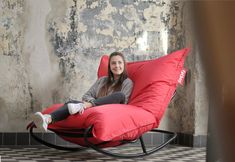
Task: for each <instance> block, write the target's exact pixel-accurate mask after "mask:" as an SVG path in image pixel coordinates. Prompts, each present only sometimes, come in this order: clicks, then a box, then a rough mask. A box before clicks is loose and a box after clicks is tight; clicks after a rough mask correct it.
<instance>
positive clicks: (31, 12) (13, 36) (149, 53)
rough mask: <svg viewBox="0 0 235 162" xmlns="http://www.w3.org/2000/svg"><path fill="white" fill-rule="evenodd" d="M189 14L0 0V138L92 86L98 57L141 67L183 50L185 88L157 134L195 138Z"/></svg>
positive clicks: (123, 5)
mask: <svg viewBox="0 0 235 162" xmlns="http://www.w3.org/2000/svg"><path fill="white" fill-rule="evenodd" d="M188 8H189V7H188V5H187V2H184V1H183V2H182V1H175V0H174V1H171V0H151V1H146V0H125V1H116V0H87V1H85V0H57V1H54V0H42V1H34V0H14V1H10V0H0V15H1V17H0V49H1V50H0V80H1V83H0V91H1V93H0V113H4V114H5V116H4V117H2V118H0V131H2V132H4V131H10V132H11V131H24V129H25V125H26V124H27V123H28V122H29V120H30V116H31V115H32V113H34V112H36V111H41V110H43V109H44V108H46V107H47V106H50V105H51V104H53V103H63V102H65V101H66V100H67V99H68V98H74V99H80V98H81V96H82V94H83V93H84V92H85V91H86V90H87V89H88V88H89V86H90V85H91V84H92V83H94V81H95V80H96V71H97V66H98V63H99V58H100V57H101V56H102V55H103V54H109V53H111V52H113V51H121V52H123V53H124V54H125V56H126V58H127V60H128V61H136V60H147V59H152V58H158V57H160V56H163V55H165V54H167V53H170V52H172V51H175V50H178V49H181V48H184V47H188V46H190V47H192V52H191V56H189V58H188V59H187V63H186V64H187V66H188V68H189V69H190V70H189V71H190V74H191V75H189V76H188V80H189V81H188V84H187V86H186V87H181V88H179V90H178V91H179V95H178V98H176V99H174V101H173V103H172V104H170V106H169V109H168V110H167V112H166V115H165V117H164V119H163V121H162V123H161V127H162V128H167V129H171V130H174V131H177V132H186V133H191V134H194V133H195V130H196V129H195V127H196V125H197V124H195V117H196V116H197V115H199V116H200V113H203V111H202V112H201V110H200V111H199V114H198V113H197V111H196V110H195V107H197V106H196V105H197V102H201V100H200V101H198V100H196V97H197V95H196V94H195V89H196V88H197V87H195V85H196V83H197V81H196V79H197V78H196V77H197V76H199V74H197V73H195V72H196V70H195V68H197V67H196V66H195V65H196V64H197V63H196V61H195V59H194V58H195V56H194V55H193V53H194V52H195V51H197V50H196V48H194V45H193V39H192V37H193V36H192V35H190V34H192V33H190V30H191V27H190V25H188V24H189V23H190V22H189V21H190V20H189V16H187V15H188V12H189V9H188ZM199 61H200V60H199ZM200 71H202V69H200ZM195 75H196V77H195ZM201 92H202V90H200V92H199V93H201ZM199 93H198V94H199ZM205 102H206V101H202V103H201V105H202V106H205V104H204V103H205ZM204 118H205V117H204ZM199 120H200V118H199ZM15 121H17V122H15ZM4 123H8V126H7V127H6V126H5V124H4ZM197 128H198V129H197V132H200V134H205V133H206V130H205V128H203V127H200V126H198V127H197Z"/></svg>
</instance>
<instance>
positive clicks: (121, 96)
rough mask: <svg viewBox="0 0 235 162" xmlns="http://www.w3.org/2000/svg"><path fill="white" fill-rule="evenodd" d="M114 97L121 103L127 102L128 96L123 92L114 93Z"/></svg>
mask: <svg viewBox="0 0 235 162" xmlns="http://www.w3.org/2000/svg"><path fill="white" fill-rule="evenodd" d="M113 95H115V97H116V98H117V99H118V100H119V101H120V102H125V99H126V96H125V94H124V93H123V92H114V93H113Z"/></svg>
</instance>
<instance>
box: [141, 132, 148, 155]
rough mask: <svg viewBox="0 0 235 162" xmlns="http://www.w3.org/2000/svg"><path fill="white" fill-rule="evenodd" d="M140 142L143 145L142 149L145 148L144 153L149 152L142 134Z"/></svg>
mask: <svg viewBox="0 0 235 162" xmlns="http://www.w3.org/2000/svg"><path fill="white" fill-rule="evenodd" d="M139 139H140V143H141V147H142V149H143V152H144V153H147V151H146V147H145V144H144V140H143V137H142V136H140V138H139Z"/></svg>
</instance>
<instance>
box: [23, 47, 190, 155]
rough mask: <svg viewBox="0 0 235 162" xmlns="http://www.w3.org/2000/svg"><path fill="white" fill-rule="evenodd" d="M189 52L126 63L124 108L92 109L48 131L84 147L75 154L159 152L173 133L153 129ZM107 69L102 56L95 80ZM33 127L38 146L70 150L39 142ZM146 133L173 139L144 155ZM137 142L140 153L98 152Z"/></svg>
mask: <svg viewBox="0 0 235 162" xmlns="http://www.w3.org/2000/svg"><path fill="white" fill-rule="evenodd" d="M188 52H189V49H187V48H185V49H182V50H179V51H176V52H173V53H171V54H168V55H166V56H163V57H160V58H158V59H153V60H147V61H138V62H128V63H127V71H128V75H129V77H130V79H131V80H132V81H133V82H134V87H133V91H132V94H131V96H130V99H129V103H128V104H127V105H124V104H109V105H102V106H96V107H92V108H89V109H87V110H86V111H85V112H84V113H83V114H82V115H80V114H75V115H71V116H69V117H68V118H67V119H65V120H63V121H59V122H56V123H54V124H50V125H49V126H48V129H49V130H51V131H53V132H55V133H56V134H57V135H59V136H60V137H62V138H63V139H65V140H66V141H69V142H72V143H75V144H78V145H80V146H83V147H81V148H78V149H77V150H80V149H81V150H82V149H83V148H90V147H91V148H93V149H95V150H97V151H99V152H102V153H104V154H107V155H111V156H116V157H140V156H145V155H149V154H151V153H153V152H155V151H157V150H159V149H160V148H162V147H163V146H165V145H166V144H168V143H169V142H171V141H172V140H173V139H174V138H175V137H176V134H175V133H172V132H169V131H163V130H156V128H158V126H159V124H160V121H161V119H162V116H163V115H164V112H165V110H166V108H167V106H168V104H169V102H170V100H171V98H172V96H173V94H174V92H175V91H176V88H177V85H178V84H179V82H181V81H182V79H183V77H184V76H183V75H184V74H185V71H184V68H183V66H184V61H185V58H186V56H187V54H188ZM107 67H108V56H106V55H104V56H102V58H101V61H100V65H99V69H98V77H101V76H105V75H107V70H108V68H107ZM62 105H63V104H55V105H52V106H51V107H48V108H46V109H45V110H44V111H43V113H46V114H47V113H50V112H52V111H54V110H56V109H58V108H59V107H60V106H62ZM34 127H35V125H34V124H33V123H31V125H29V126H28V128H30V132H31V135H32V136H33V137H35V138H36V140H38V141H39V142H41V143H43V144H45V145H47V146H50V147H55V148H58V149H68V150H71V149H70V148H64V147H60V146H55V145H52V144H49V143H47V142H46V141H42V140H41V139H38V138H37V137H36V136H35V135H34V134H33V133H32V132H33V131H32V130H33V128H34ZM148 131H159V132H162V133H168V134H170V135H172V137H171V138H170V139H169V140H168V141H166V142H165V143H163V144H162V145H161V146H160V147H159V146H158V147H156V148H154V149H151V150H150V151H146V148H145V146H144V141H143V140H142V135H143V134H144V133H146V132H148ZM136 139H140V140H141V146H142V149H143V153H137V154H134V155H132V154H131V155H129V154H127V155H120V154H113V153H110V152H107V151H105V150H103V149H101V148H103V147H110V146H112V147H113V146H118V145H122V144H125V143H127V142H130V141H133V140H136ZM73 149H74V150H76V149H75V148H73Z"/></svg>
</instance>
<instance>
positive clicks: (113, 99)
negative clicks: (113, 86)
mask: <svg viewBox="0 0 235 162" xmlns="http://www.w3.org/2000/svg"><path fill="white" fill-rule="evenodd" d="M93 102H94V105H93V106H100V105H105V104H123V103H124V102H125V95H124V93H122V92H114V93H112V94H110V95H108V96H105V97H101V98H98V99H96V100H94V101H93ZM68 103H81V101H76V100H71V101H69V102H66V103H65V104H64V105H63V106H61V107H60V108H59V109H57V110H55V111H54V112H52V113H51V114H50V115H51V118H52V122H57V121H60V120H64V119H66V118H67V117H68V116H69V115H70V114H69V110H68Z"/></svg>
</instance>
